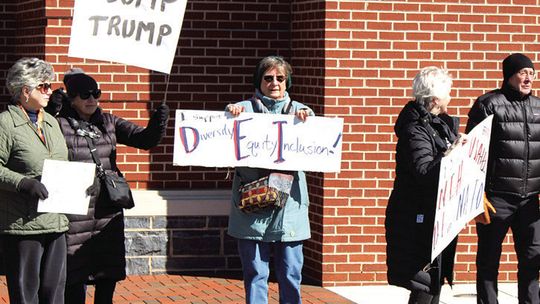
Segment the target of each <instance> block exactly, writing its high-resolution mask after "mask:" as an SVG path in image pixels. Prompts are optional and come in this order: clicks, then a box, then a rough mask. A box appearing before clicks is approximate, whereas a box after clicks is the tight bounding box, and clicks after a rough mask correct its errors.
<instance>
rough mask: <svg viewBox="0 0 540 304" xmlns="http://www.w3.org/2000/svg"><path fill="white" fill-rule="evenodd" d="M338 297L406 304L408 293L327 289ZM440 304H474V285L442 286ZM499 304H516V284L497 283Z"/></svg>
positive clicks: (391, 288)
mask: <svg viewBox="0 0 540 304" xmlns="http://www.w3.org/2000/svg"><path fill="white" fill-rule="evenodd" d="M327 289H329V290H331V291H333V292H335V293H337V294H338V295H340V296H342V297H344V298H347V299H349V300H351V301H353V302H354V303H358V304H387V303H391V304H407V300H408V299H409V293H410V292H409V291H408V290H406V289H404V288H400V287H395V286H389V285H381V286H359V287H329V288H327ZM440 304H476V287H475V285H474V284H455V285H454V287H453V288H452V289H450V286H448V285H444V286H443V290H442V293H441V300H440ZM499 304H518V299H517V284H515V283H499Z"/></svg>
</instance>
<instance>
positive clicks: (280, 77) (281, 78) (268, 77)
mask: <svg viewBox="0 0 540 304" xmlns="http://www.w3.org/2000/svg"><path fill="white" fill-rule="evenodd" d="M274 78H275V79H276V80H277V82H279V83H282V82H283V81H285V79H286V78H287V77H286V76H283V75H278V76H274V75H265V76H263V79H264V81H266V82H272V81H274Z"/></svg>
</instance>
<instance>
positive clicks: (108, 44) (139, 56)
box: [68, 0, 187, 74]
mask: <svg viewBox="0 0 540 304" xmlns="http://www.w3.org/2000/svg"><path fill="white" fill-rule="evenodd" d="M186 4H187V0H129V1H128V0H75V5H74V11H73V24H72V26H71V37H70V41H69V51H68V56H70V57H78V58H89V59H97V60H105V61H115V62H120V63H124V64H129V65H134V66H138V67H142V68H146V69H150V70H155V71H159V72H163V73H167V74H169V73H170V72H171V67H172V63H173V60H174V55H175V52H176V47H177V45H178V38H179V36H180V30H181V28H182V21H183V19H184V12H185V10H186Z"/></svg>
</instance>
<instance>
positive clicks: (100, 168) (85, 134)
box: [67, 117, 105, 175]
mask: <svg viewBox="0 0 540 304" xmlns="http://www.w3.org/2000/svg"><path fill="white" fill-rule="evenodd" d="M67 120H68V122H69V125H70V126H71V127H72V128H73V129H74V130H75V132H76V134H77V136H82V137H84V139H86V142H87V143H88V148H90V154H91V155H92V159H93V160H94V163H96V166H97V168H98V172H99V175H103V174H104V173H105V170H103V166H102V165H101V161H100V160H99V156H97V154H96V145H94V140H93V139H92V138H90V136H89V134H88V132H84V130H83V129H82V128H81V125H80V124H79V122H78V121H77V120H76V119H74V118H72V117H68V118H67Z"/></svg>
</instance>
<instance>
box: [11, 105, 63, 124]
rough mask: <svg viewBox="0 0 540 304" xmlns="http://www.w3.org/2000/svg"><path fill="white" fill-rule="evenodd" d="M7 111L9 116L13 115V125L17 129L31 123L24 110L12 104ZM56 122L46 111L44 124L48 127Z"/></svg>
mask: <svg viewBox="0 0 540 304" xmlns="http://www.w3.org/2000/svg"><path fill="white" fill-rule="evenodd" d="M7 110H8V112H9V114H10V115H11V118H12V119H13V125H14V126H15V127H20V126H22V125H25V124H27V123H29V122H30V121H29V120H28V118H27V116H26V115H25V113H24V112H23V111H24V110H22V109H21V108H19V107H18V106H16V105H12V104H10V105H8V108H7ZM40 111H44V110H43V109H41V110H40ZM54 122H55V119H54V117H52V116H51V115H49V114H48V113H46V112H45V111H44V113H43V123H44V124H47V125H48V126H52V125H53V123H54Z"/></svg>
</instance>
